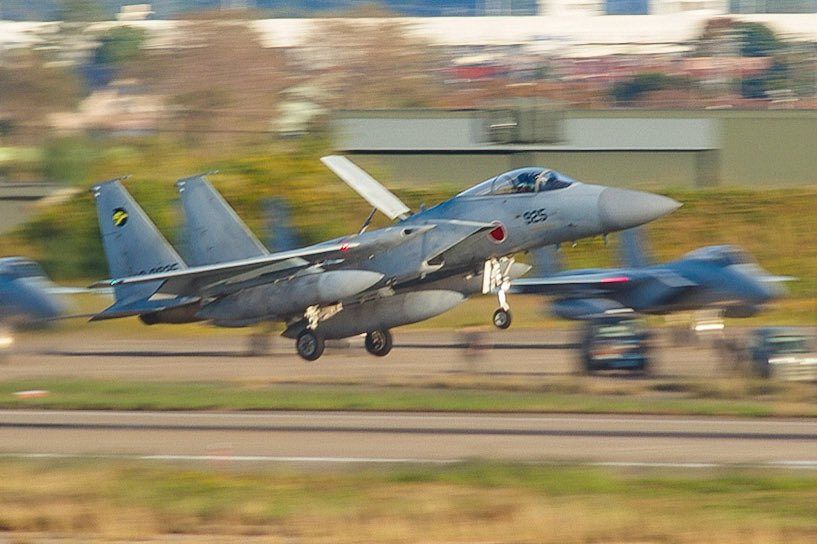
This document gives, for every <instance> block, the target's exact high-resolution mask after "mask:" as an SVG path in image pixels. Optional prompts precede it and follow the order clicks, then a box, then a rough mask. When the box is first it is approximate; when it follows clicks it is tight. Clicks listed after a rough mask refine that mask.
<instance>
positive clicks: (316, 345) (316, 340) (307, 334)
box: [295, 329, 326, 361]
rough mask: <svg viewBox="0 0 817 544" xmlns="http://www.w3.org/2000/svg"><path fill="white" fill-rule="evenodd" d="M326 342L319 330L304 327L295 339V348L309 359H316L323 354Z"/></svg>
mask: <svg viewBox="0 0 817 544" xmlns="http://www.w3.org/2000/svg"><path fill="white" fill-rule="evenodd" d="M325 347H326V343H325V341H324V339H323V336H321V335H320V334H319V333H318V332H316V331H313V330H312V329H304V330H302V331H301V332H300V333H299V334H298V338H297V339H296V340H295V349H297V350H298V355H300V356H301V357H302V358H303V359H306V360H307V361H315V360H317V359H318V357H320V356H321V355H323V350H324V348H325Z"/></svg>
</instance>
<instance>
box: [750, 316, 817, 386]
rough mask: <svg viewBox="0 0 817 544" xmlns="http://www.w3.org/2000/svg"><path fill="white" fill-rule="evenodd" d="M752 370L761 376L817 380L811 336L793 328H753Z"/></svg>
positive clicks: (816, 364) (815, 359) (816, 358)
mask: <svg viewBox="0 0 817 544" xmlns="http://www.w3.org/2000/svg"><path fill="white" fill-rule="evenodd" d="M749 355H750V360H751V364H752V370H753V371H754V372H755V374H757V375H758V376H761V377H763V378H777V379H782V380H817V354H815V352H814V347H813V345H812V341H811V338H810V337H809V336H808V335H807V334H806V332H805V331H804V330H802V329H799V328H796V327H764V328H760V329H755V330H754V331H752V336H751V340H750V347H749Z"/></svg>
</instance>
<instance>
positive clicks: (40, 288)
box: [13, 278, 66, 327]
mask: <svg viewBox="0 0 817 544" xmlns="http://www.w3.org/2000/svg"><path fill="white" fill-rule="evenodd" d="M14 291H15V293H14V297H13V303H14V306H15V308H16V309H17V312H18V315H17V316H15V319H16V320H18V321H20V322H21V324H23V325H26V326H32V327H38V326H39V327H41V326H45V325H47V324H48V321H49V320H53V319H57V318H59V317H60V316H62V315H63V314H64V313H65V311H66V306H65V304H64V302H63V301H62V300H61V299H60V298H59V297H58V296H56V295H53V294H51V293H49V292H48V291H47V290H46V288H45V287H44V285H43V284H42V282H39V281H34V280H32V279H31V278H23V279H22V280H18V281H17V282H15V289H14Z"/></svg>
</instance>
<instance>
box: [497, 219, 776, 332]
mask: <svg viewBox="0 0 817 544" xmlns="http://www.w3.org/2000/svg"><path fill="white" fill-rule="evenodd" d="M639 231H640V229H633V230H628V231H624V232H622V233H621V239H622V240H621V241H622V244H621V247H622V250H623V260H624V262H625V263H626V264H627V265H628V266H627V267H625V268H609V269H585V270H567V271H561V272H556V271H555V269H557V268H558V265H557V264H555V263H556V261H557V255H558V254H556V253H555V252H553V251H547V250H548V249H551V250H552V249H553V248H545V249H544V250H542V251H541V252H540V253H539V257H540V261H539V263H538V265H539V268H540V269H543V270H548V269H549V271H550V273H548V274H547V275H543V276H540V277H526V278H521V279H516V280H513V282H512V286H511V292H513V293H534V294H543V295H551V296H553V297H554V300H553V301H552V304H551V309H552V311H553V313H555V314H556V315H558V316H559V317H562V318H565V319H580V320H590V319H596V318H599V317H602V316H604V315H610V314H613V313H619V312H622V311H628V310H630V311H634V312H638V313H642V314H669V313H673V312H681V311H694V310H701V309H717V310H719V311H720V312H721V314H722V315H723V316H724V317H750V316H752V315H755V314H756V313H757V312H758V311H759V310H760V309H761V308H762V307H763V305H764V304H766V303H767V302H769V301H770V300H772V299H774V298H776V297H778V296H780V295H781V294H782V293H783V289H782V288H781V286H780V282H782V281H787V280H790V279H792V278H789V277H783V276H773V275H771V274H769V273H768V272H766V271H765V270H763V269H762V268H760V267H759V266H758V265H757V264H756V262H755V260H754V259H753V258H752V257H751V255H749V254H748V253H747V252H746V251H744V250H742V249H740V248H739V247H736V246H732V245H719V246H707V247H703V248H700V249H697V250H695V251H692V252H691V253H688V254H687V255H685V256H684V257H682V258H680V259H678V260H675V261H672V262H669V263H663V264H650V263H649V258H648V257H647V256H646V254H645V252H644V250H643V239H642V236H643V234H641V233H640V232H639Z"/></svg>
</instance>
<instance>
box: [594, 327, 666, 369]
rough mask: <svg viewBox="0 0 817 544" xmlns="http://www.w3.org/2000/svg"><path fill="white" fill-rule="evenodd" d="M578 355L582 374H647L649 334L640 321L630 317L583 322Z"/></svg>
mask: <svg viewBox="0 0 817 544" xmlns="http://www.w3.org/2000/svg"><path fill="white" fill-rule="evenodd" d="M580 352H581V362H582V369H583V370H584V371H585V372H595V371H597V370H632V371H639V372H646V371H647V369H648V367H649V363H650V357H649V353H648V352H649V332H648V331H647V330H646V329H645V328H644V325H643V323H642V321H641V320H640V319H638V318H635V317H633V316H632V315H611V316H604V317H599V318H595V319H591V320H588V321H585V323H584V329H583V330H582V339H581V347H580Z"/></svg>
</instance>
